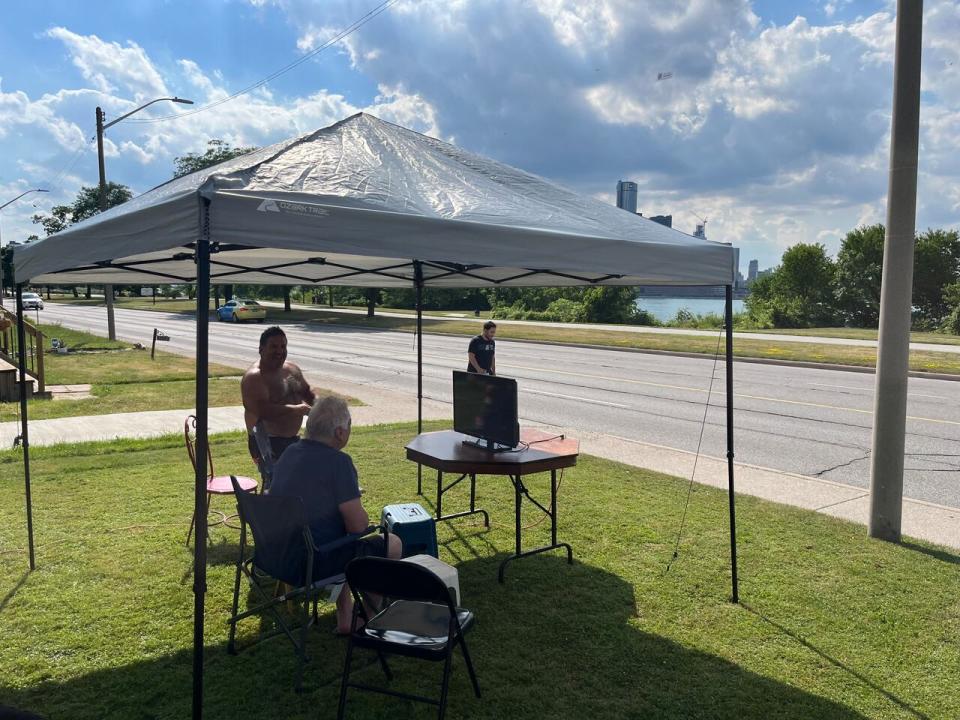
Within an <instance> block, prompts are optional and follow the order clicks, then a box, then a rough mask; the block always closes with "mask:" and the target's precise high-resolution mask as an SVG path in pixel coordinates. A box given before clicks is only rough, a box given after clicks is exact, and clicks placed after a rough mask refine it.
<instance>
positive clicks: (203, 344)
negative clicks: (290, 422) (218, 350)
mask: <svg viewBox="0 0 960 720" xmlns="http://www.w3.org/2000/svg"><path fill="white" fill-rule="evenodd" d="M209 212H210V201H209V200H206V199H204V200H203V234H202V237H201V238H200V242H198V243H197V388H196V390H197V398H196V401H197V438H196V457H197V468H196V477H195V484H194V497H193V512H194V517H195V518H196V519H197V522H196V533H195V535H194V539H193V712H192V715H191V717H192V718H193V720H200V718H202V717H203V605H204V593H206V591H207V520H206V518H207V462H206V459H207V447H208V444H209V441H208V438H207V423H208V417H207V415H208V413H207V400H208V398H207V372H208V369H207V361H208V356H209V345H208V342H209V338H208V330H209V328H208V324H209V321H210V317H209V316H210V225H209V223H210V214H209Z"/></svg>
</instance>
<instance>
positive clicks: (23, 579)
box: [0, 572, 30, 717]
mask: <svg viewBox="0 0 960 720" xmlns="http://www.w3.org/2000/svg"><path fill="white" fill-rule="evenodd" d="M29 577H30V573H29V572H24V573H23V575H21V576H20V579H19V580H17V582H16V583H14V585H13V587H12V588H10V590H9V591H8V592H7V594H6V595H4V596H3V599H2V600H0V612H3V611H4V610H5V609H6V607H7V605H9V604H10V601H11V600H13V597H14V595H16V594H17V591H18V590H20V588H22V587H23V586H24V585H26V584H27V578H29ZM0 717H2V716H0Z"/></svg>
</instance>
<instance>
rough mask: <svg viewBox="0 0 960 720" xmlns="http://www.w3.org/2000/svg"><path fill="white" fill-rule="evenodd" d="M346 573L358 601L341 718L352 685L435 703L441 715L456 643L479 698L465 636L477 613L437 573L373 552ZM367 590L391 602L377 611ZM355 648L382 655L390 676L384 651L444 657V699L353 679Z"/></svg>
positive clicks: (345, 670)
mask: <svg viewBox="0 0 960 720" xmlns="http://www.w3.org/2000/svg"><path fill="white" fill-rule="evenodd" d="M346 576H347V582H348V583H349V585H350V591H351V592H352V593H353V596H354V603H355V604H354V609H353V621H352V626H351V632H350V642H349V645H348V646H347V657H346V660H345V661H344V668H343V681H342V683H341V686H340V705H339V707H338V709H337V720H343V715H344V711H345V710H346V704H347V690H348V689H349V688H355V689H357V690H366V691H370V692H377V693H382V694H384V695H390V696H392V697H398V698H405V699H407V700H415V701H417V702H423V703H428V704H431V705H436V706H437V708H438V718H440V720H443V716H444V714H445V713H446V710H447V691H448V690H449V687H450V667H451V662H452V660H453V650H454V648H455V647H457V646H459V647H460V651H461V652H462V653H463V659H464V661H465V662H466V665H467V672H468V673H469V675H470V682H471V683H472V684H473V691H474V693H476V695H477V697H480V685H479V683H478V682H477V675H476V673H475V672H474V669H473V662H472V661H471V660H470V653H469V651H468V650H467V642H466V640H465V639H464V633H466V632H467V631H469V630H470V629H471V628H472V627H473V624H474V615H473V613H472V612H470V611H469V610H466V609H464V608H460V607H457V606H456V604H455V603H454V600H453V597H452V596H451V593H450V590H449V588H447V586H446V584H445V583H444V582H443V580H441V579H440V578H439V577H438V576H437V575H436V573H434V572H432V571H430V570H428V569H427V568H425V567H423V566H421V565H417V564H415V563H410V562H404V561H403V560H387V559H382V558H375V557H369V558H357V559H356V560H353V561H352V562H350V563H349V564H348V565H347V572H346ZM368 595H379V596H382V597H384V598H390V602H389V604H387V606H386V607H385V608H384V609H382V610H380V611H379V612H378V613H376V614H375V615H373V614H372V613H371V612H370V611H369V610H368V608H367V606H366V605H365V604H364V598H365V597H366V596H368ZM361 619H362V620H363V621H364V623H363V625H361V624H360V620H361ZM355 647H361V648H368V649H370V650H373V651H375V652H376V653H377V654H378V656H379V658H380V665H381V667H382V668H383V672H384V674H385V675H386V676H387V680H391V679H393V675H392V673H391V672H390V668H389V667H388V665H387V663H386V660H385V658H384V655H389V654H393V655H404V656H406V657H415V658H420V659H421V660H428V661H432V662H443V664H444V665H443V679H442V681H441V686H440V698H439V699H434V698H428V697H423V696H421V695H412V694H409V693H402V692H397V691H394V690H390V689H389V688H385V687H375V686H372V685H366V684H363V683H358V682H353V681H351V680H350V671H351V663H352V660H353V649H354V648H355Z"/></svg>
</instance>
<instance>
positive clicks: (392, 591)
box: [346, 557, 453, 608]
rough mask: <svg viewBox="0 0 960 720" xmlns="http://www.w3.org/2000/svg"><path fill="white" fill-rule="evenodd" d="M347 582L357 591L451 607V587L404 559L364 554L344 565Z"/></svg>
mask: <svg viewBox="0 0 960 720" xmlns="http://www.w3.org/2000/svg"><path fill="white" fill-rule="evenodd" d="M346 575H347V582H348V583H349V584H350V587H351V588H353V589H354V590H356V591H358V592H367V593H375V594H377V595H386V596H387V597H389V598H391V599H393V600H414V601H417V602H431V603H438V604H440V605H448V606H450V607H451V608H452V607H453V600H452V599H451V596H450V590H449V589H448V588H447V586H446V585H445V584H444V582H443V580H441V579H440V577H439V576H437V574H436V573H434V572H431V571H430V570H428V569H427V568H425V567H423V566H422V565H417V564H416V563H412V562H405V561H403V560H389V559H387V558H378V557H364V558H357V559H356V560H352V561H351V562H350V563H349V564H348V565H347V570H346Z"/></svg>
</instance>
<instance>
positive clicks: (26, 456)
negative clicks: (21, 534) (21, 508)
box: [17, 283, 43, 570]
mask: <svg viewBox="0 0 960 720" xmlns="http://www.w3.org/2000/svg"><path fill="white" fill-rule="evenodd" d="M26 335H27V333H26V329H25V328H24V325H23V284H22V283H17V355H18V358H19V360H20V444H21V446H22V447H23V483H24V487H25V489H26V495H27V547H28V548H29V552H30V570H36V569H37V565H36V561H35V557H34V552H33V500H32V499H31V497H30V437H29V435H28V434H27V342H26ZM37 352H38V353H42V352H43V346H42V345H41V346H40V347H38V348H37ZM30 382H31V384H32V383H33V381H32V380H31V381H30Z"/></svg>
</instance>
